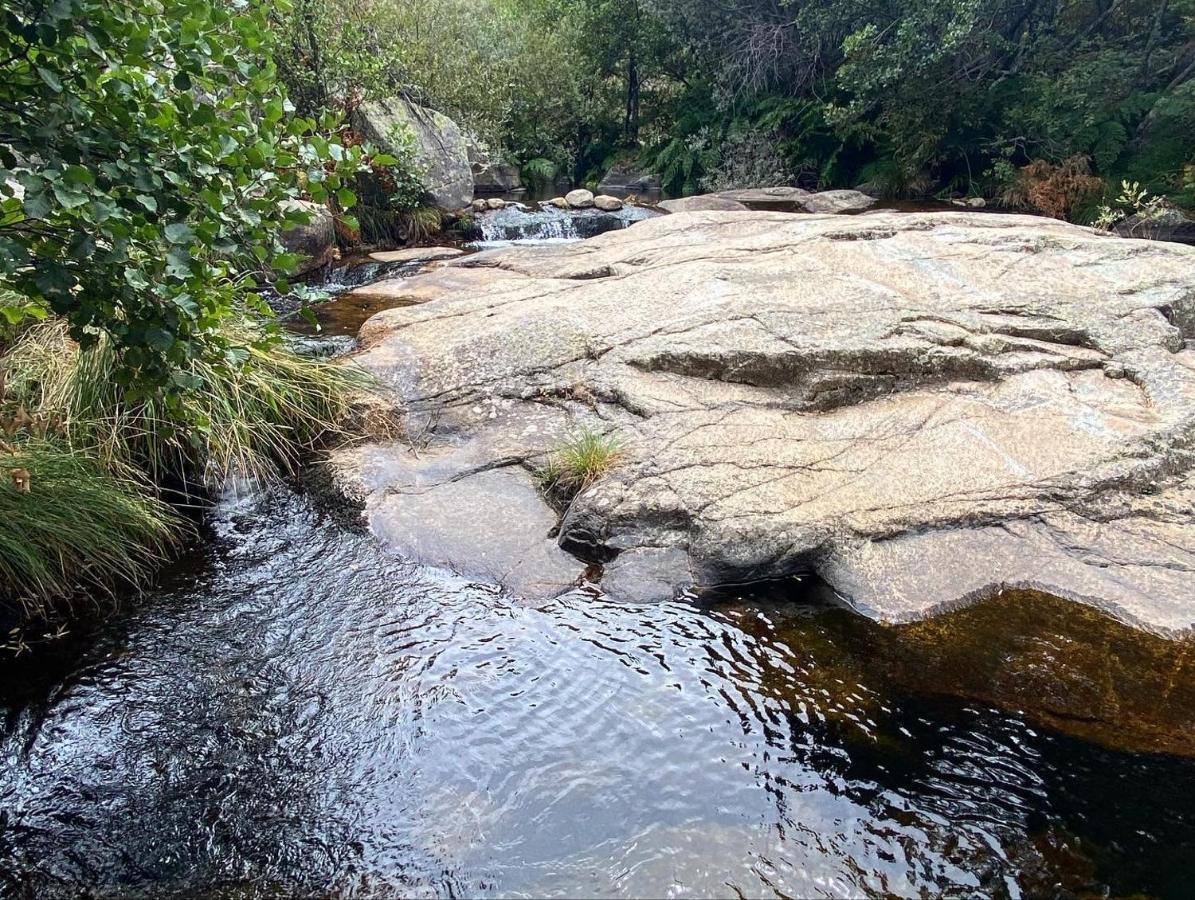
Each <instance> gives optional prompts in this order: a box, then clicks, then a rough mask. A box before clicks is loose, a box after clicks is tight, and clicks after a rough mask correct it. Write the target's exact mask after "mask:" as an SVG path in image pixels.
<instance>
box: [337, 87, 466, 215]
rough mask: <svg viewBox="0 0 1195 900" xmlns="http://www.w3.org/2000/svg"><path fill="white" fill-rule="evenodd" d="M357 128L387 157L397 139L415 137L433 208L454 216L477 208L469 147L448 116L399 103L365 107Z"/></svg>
mask: <svg viewBox="0 0 1195 900" xmlns="http://www.w3.org/2000/svg"><path fill="white" fill-rule="evenodd" d="M352 124H353V128H354V129H355V130H356V131H357V133H358V134H360V135H361V136H362V137H364V138H365V139H366V140H367V141H369V142H370V143H372V144H373V145H374V146H376V147H378V148H379V149H380V150H383V151H385V152H391V153H393V152H394V151H395V150H396V147H395V136H396V134H400V133H407V134H411V135H413V136H414V153H415V162H416V164H417V165H418V166H419V168H420V169H421V170H422V173H421V178H422V181H423V186H424V188H425V189H426V191H427V198H426V199H427V202H428V203H429V204H431V205H433V206H435V207H437V208H439V209H441V210H443V211H445V212H453V211H455V210H458V209H462V208H464V207H466V206H468V205H469V204H470V202H472V200H473V171H472V168H471V166H470V163H469V148H468V144H467V142H466V140H465V138H464V136H463V135H462V134H461V130H460V128H459V127H458V126H457V124H456V123H455V122H453V121H452V119H450V118H448V116H446V115H444V114H443V113H439V112H436V111H435V110H431V109H427V108H425V107H422V106H417V105H416V104H414V103H411V102H410V101H408V100H404V99H402V98H401V97H393V98H391V99H389V100H375V101H370V102H368V103H363V104H361V106H359V107H358V108H357V111H356V112H355V113H354V114H353V120H352Z"/></svg>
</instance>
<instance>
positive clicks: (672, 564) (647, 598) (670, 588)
mask: <svg viewBox="0 0 1195 900" xmlns="http://www.w3.org/2000/svg"><path fill="white" fill-rule="evenodd" d="M692 584H693V577H692V573H691V572H690V571H689V557H688V554H686V553H685V552H684V551H683V550H679V549H677V548H675V547H670V548H660V547H643V548H641V549H636V550H628V551H627V552H626V553H622V554H620V555H619V556H618V557H617V558H616V559H615V560H614V561H613V562H611V563H610V564H609V565H607V566H606V567H605V569H604V570H603V572H602V590H603V591H604V592H605V593H606V594H607V595H609V596H610V597H613V598H614V599H615V600H626V601H629V602H631V603H656V602H659V601H661V600H671V599H672V598H673V597H675V596H676V594H677V593H678V592H679V591H684V590H687V589H688V588H689V587H691V586H692Z"/></svg>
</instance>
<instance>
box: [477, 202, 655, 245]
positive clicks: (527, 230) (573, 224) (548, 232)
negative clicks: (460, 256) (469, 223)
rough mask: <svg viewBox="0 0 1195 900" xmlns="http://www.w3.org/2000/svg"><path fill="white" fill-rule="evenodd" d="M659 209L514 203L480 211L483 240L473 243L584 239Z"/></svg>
mask: <svg viewBox="0 0 1195 900" xmlns="http://www.w3.org/2000/svg"><path fill="white" fill-rule="evenodd" d="M656 215H658V213H656V212H654V211H653V210H649V209H644V208H643V207H640V206H624V207H623V208H622V209H620V210H618V211H617V212H602V211H601V210H598V209H557V208H555V207H553V206H544V207H540V208H539V209H530V208H528V207H526V206H524V205H523V204H521V203H520V204H511V205H510V206H508V207H506V208H505V209H500V210H494V211H492V212H487V213H481V214H479V215H478V216H477V226H478V229H479V230H480V231H481V240H480V241H477V242H476V243H474V244H473V245H472V246H474V247H477V248H480V249H484V248H490V247H505V246H510V245H513V244H519V245H525V244H562V243H571V242H573V241H581V240H585V239H586V238H591V237H594V236H596V235H599V234H602V233H604V232H607V231H617V230H619V229H622V228H629V227H630V226H631V225H632V224H634V223H635V222H638V221H641V220H643V219H650V218H652V217H653V216H656Z"/></svg>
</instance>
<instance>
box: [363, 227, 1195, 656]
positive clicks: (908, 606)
mask: <svg viewBox="0 0 1195 900" xmlns="http://www.w3.org/2000/svg"><path fill="white" fill-rule="evenodd" d="M403 290H404V291H405V292H406V294H407V295H408V296H410V297H411V298H412V299H413V302H416V303H417V305H414V306H410V307H407V308H404V309H393V310H389V311H387V312H385V313H383V314H380V315H379V316H376V317H375V318H374V319H372V320H370V322H368V323H366V326H365V328H364V329H363V338H364V339H366V343H367V349H366V350H365V351H364V352H362V353H361V354H359V355H358V357H357V361H358V363H359V364H360V365H362V366H364V367H365V368H366V369H367V370H369V371H372V372H374V373H375V374H376V375H377V376H378V377H379V378H380V379H382V380H383V381H384V382H385V383H386V384H387V385H388V386H389V387H390V389H391V390H392V391H393V392H394V395H395V397H396V402H398V403H399V404H401V405H402V406H403V408H404V409H406V410H407V411H408V416H409V417H414V419H415V420H417V421H423V420H424V419H426V418H428V417H434V418H435V420H436V422H437V423H438V427H439V428H440V429H443V430H445V433H448V434H452V435H457V436H459V435H469V434H472V433H473V432H474V431H475V429H476V427H477V426H476V422H475V421H474V418H473V417H472V416H471V415H470V414H467V413H468V410H471V409H472V408H473V407H475V406H478V405H479V404H485V403H500V404H508V405H509V406H510V409H511V412H509V415H511V416H514V417H515V418H517V417H518V416H519V415H526V414H529V413H530V412H531V411H534V410H541V409H544V408H545V407H547V408H551V409H552V410H555V411H557V412H559V413H561V414H563V415H565V416H567V417H569V418H570V419H571V420H578V421H587V420H589V419H592V418H593V417H597V421H598V422H599V423H600V427H601V429H602V430H603V431H610V430H613V431H615V432H616V433H617V434H618V435H619V436H620V437H621V438H622V441H623V445H624V448H625V449H624V453H623V458H622V460H621V461H620V463H619V465H618V466H617V467H616V468H615V469H614V470H613V471H612V472H611V473H610V474H608V475H607V476H606V477H604V478H603V479H602V480H600V481H599V482H597V483H596V484H595V485H594V486H593V487H592V488H591V489H590V490H587V491H586V492H585V493H584V494H582V495H581V496H579V497H577V498H576V500H575V501H574V502H573V504H572V506H571V507H570V509H569V511H568V514H567V515H566V516H565V518H564V520H563V522H562V526H561V543H562V546H564V547H566V548H567V549H569V550H570V551H572V552H573V553H575V554H577V555H579V556H581V557H583V558H585V559H587V560H592V561H594V562H601V563H609V562H610V561H611V560H612V559H614V558H616V557H617V556H618V555H619V554H620V553H626V552H628V551H640V550H644V549H646V548H656V549H669V550H676V551H679V552H683V553H684V554H685V555H686V556H687V558H688V567H689V569H690V570H691V572H692V578H693V580H694V581H695V582H696V583H697V584H698V585H703V586H710V585H718V584H727V583H743V582H750V581H756V580H763V579H769V578H777V577H784V576H788V575H793V574H798V573H818V574H821V575H822V576H823V577H824V578H826V579H827V580H828V581H829V582H830V583H831V584H832V585H833V586H834V587H835V588H837V589H838V590H839V591H840V592H842V593H843V594H844V595H845V596H846V597H847V598H848V599H850V600H853V601H854V602H855V603H856V604H857V605H858V606H859V607H860V608H861V609H863V610H865V611H866V612H868V613H869V614H870V615H872V616H874V617H876V618H879V619H884V620H906V619H909V618H914V617H917V616H920V615H925V614H927V613H930V612H933V611H936V610H937V609H940V608H941V607H942V606H943V605H944V604H948V603H950V602H953V601H956V600H958V599H959V598H960V597H973V596H979V595H982V594H984V593H985V592H991V591H993V590H997V589H999V588H1000V587H1001V586H1005V585H1008V584H1022V583H1023V584H1026V585H1033V586H1038V587H1044V588H1048V589H1049V590H1051V591H1054V592H1056V593H1061V594H1063V595H1065V596H1072V597H1075V598H1077V599H1082V600H1088V601H1093V602H1095V601H1098V602H1100V603H1101V604H1103V605H1104V606H1105V608H1107V609H1109V610H1110V611H1112V612H1113V613H1114V614H1115V615H1117V616H1119V617H1120V618H1122V619H1123V620H1125V621H1128V622H1132V623H1133V624H1134V625H1137V626H1138V627H1147V628H1150V629H1152V630H1155V631H1157V632H1159V633H1165V634H1173V633H1175V632H1177V631H1180V630H1182V629H1184V628H1186V627H1189V626H1190V625H1191V624H1192V623H1195V578H1192V577H1191V575H1192V573H1193V570H1195V544H1193V542H1192V539H1191V538H1190V537H1189V535H1190V534H1192V533H1195V528H1193V527H1192V526H1193V525H1195V512H1193V510H1195V495H1193V494H1192V491H1191V489H1190V487H1189V485H1188V483H1187V481H1186V478H1187V473H1188V472H1189V471H1190V470H1191V469H1192V468H1193V467H1195V454H1192V452H1191V450H1190V447H1191V446H1192V444H1193V443H1195V351H1192V350H1188V349H1186V345H1185V335H1190V334H1192V333H1195V332H1193V329H1195V250H1192V249H1190V248H1186V247H1182V246H1179V245H1174V244H1163V243H1158V242H1150V241H1132V240H1128V241H1126V240H1121V239H1118V238H1115V237H1111V236H1107V235H1101V234H1098V233H1095V232H1093V231H1091V230H1090V229H1085V228H1080V227H1077V226H1073V225H1068V224H1066V223H1062V222H1057V221H1053V220H1049V219H1042V218H1037V217H1031V216H990V215H986V214H979V213H966V212H958V213H952V212H946V213H920V214H897V213H873V214H870V215H868V216H864V217H854V216H844V217H841V218H839V217H832V216H793V215H789V214H784V213H767V212H756V213H743V212H697V213H681V214H675V215H671V216H663V217H659V218H655V219H652V220H649V221H645V222H640V223H638V224H636V225H635V226H634V227H632V228H630V229H628V230H625V231H619V232H611V233H609V234H605V235H602V236H600V237H598V238H595V239H592V240H590V241H586V242H583V243H580V244H574V245H570V246H562V247H537V248H522V249H511V250H502V251H495V252H489V253H482V254H478V255H476V256H472V257H468V258H464V259H461V260H459V261H453V262H450V263H449V264H448V267H447V268H444V269H441V270H439V271H438V272H433V273H430V274H428V275H426V276H419V277H415V278H410V279H406V280H405V282H404V286H403ZM1106 367H1107V368H1109V369H1111V371H1112V372H1113V373H1114V374H1116V375H1123V376H1124V377H1108V376H1107V375H1105V368H1106ZM519 410H521V411H522V412H521V413H520V412H518V411H519ZM536 434H537V435H538V434H539V432H536ZM454 439H457V438H454ZM521 440H522V439H521V438H518V437H517V436H514V437H512V441H513V442H514V445H515V446H516V447H517V446H519V445H520V441H521Z"/></svg>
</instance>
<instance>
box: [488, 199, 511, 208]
mask: <svg viewBox="0 0 1195 900" xmlns="http://www.w3.org/2000/svg"><path fill="white" fill-rule="evenodd" d="M485 205H486V206H487V207H489V208H490V209H506V201H505V200H502V199H501V198H499V197H491V198H490V199H489V200H487V201H486V202H485Z"/></svg>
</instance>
